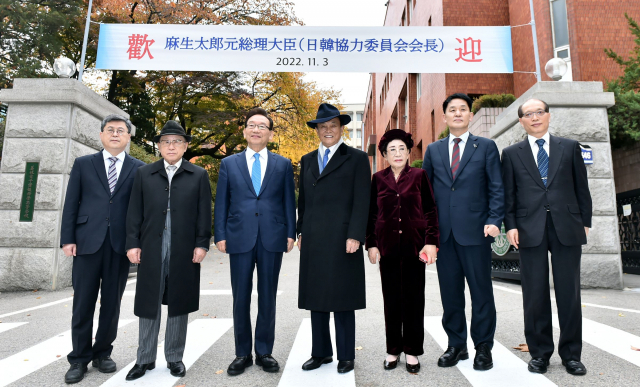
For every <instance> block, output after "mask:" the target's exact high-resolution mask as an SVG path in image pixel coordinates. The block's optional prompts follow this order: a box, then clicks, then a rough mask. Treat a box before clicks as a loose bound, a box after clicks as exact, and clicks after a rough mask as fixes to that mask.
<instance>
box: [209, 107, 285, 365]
mask: <svg viewBox="0 0 640 387" xmlns="http://www.w3.org/2000/svg"><path fill="white" fill-rule="evenodd" d="M245 123H246V124H245V129H244V138H245V139H246V140H247V149H246V150H245V151H244V152H241V153H238V154H236V155H233V156H229V157H227V158H225V159H223V160H222V163H221V165H220V174H219V177H218V186H217V190H216V205H215V213H214V214H215V216H214V218H215V223H214V227H215V241H216V246H217V247H218V250H220V251H221V252H222V253H229V263H230V265H231V266H230V267H231V289H232V292H233V326H234V334H235V342H236V358H235V359H234V360H233V362H232V363H231V364H230V365H229V368H228V370H227V373H228V374H229V375H239V374H241V373H243V372H244V369H245V368H246V367H249V366H251V365H252V364H253V358H252V355H251V347H252V340H251V314H250V310H251V291H252V289H253V270H254V268H255V267H256V266H257V268H258V320H257V321H256V337H255V351H256V364H257V365H259V366H262V369H263V370H264V371H266V372H278V370H279V369H280V366H279V365H278V362H277V361H276V359H274V358H273V356H271V352H272V350H273V341H274V339H275V326H276V293H277V290H278V277H279V275H280V266H281V265H282V254H283V253H284V252H285V251H286V252H289V251H291V249H292V248H293V244H294V242H295V236H296V198H295V188H294V182H293V168H292V166H291V161H289V160H288V159H286V158H284V157H282V156H279V155H276V154H274V153H271V152H269V151H268V150H267V144H268V143H269V141H271V140H272V139H273V120H272V119H271V117H269V115H268V113H267V112H266V111H265V110H264V109H261V108H254V109H252V110H250V111H249V112H248V113H247V115H246V118H245Z"/></svg>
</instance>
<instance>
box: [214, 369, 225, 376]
mask: <svg viewBox="0 0 640 387" xmlns="http://www.w3.org/2000/svg"><path fill="white" fill-rule="evenodd" d="M223 372H224V371H223V370H217V371H216V375H220V374H221V373H223Z"/></svg>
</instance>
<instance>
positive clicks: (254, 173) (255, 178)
mask: <svg viewBox="0 0 640 387" xmlns="http://www.w3.org/2000/svg"><path fill="white" fill-rule="evenodd" d="M253 157H255V159H256V161H254V162H253V167H251V182H252V183H253V189H254V190H255V191H256V195H260V185H261V184H262V182H261V181H260V180H261V178H260V175H261V174H262V169H261V168H260V153H255V154H254V155H253Z"/></svg>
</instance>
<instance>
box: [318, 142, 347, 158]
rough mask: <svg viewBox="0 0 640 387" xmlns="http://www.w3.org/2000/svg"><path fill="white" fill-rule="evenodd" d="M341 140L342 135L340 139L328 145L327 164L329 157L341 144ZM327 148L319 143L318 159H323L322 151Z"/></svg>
mask: <svg viewBox="0 0 640 387" xmlns="http://www.w3.org/2000/svg"><path fill="white" fill-rule="evenodd" d="M342 143H343V141H342V137H340V140H339V141H338V142H337V143H336V144H335V145H332V146H330V147H329V156H328V157H327V164H329V161H331V158H332V157H333V155H334V154H335V153H336V150H337V149H338V147H339V146H340V145H342ZM326 149H327V148H325V146H324V145H322V143H320V147H318V152H319V153H318V154H319V155H320V159H324V151H325V150H326Z"/></svg>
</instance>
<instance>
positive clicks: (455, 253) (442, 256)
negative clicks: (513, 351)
mask: <svg viewBox="0 0 640 387" xmlns="http://www.w3.org/2000/svg"><path fill="white" fill-rule="evenodd" d="M436 266H437V269H438V282H439V285H440V298H441V299H442V308H443V309H444V314H443V316H442V326H443V327H444V330H445V331H446V332H447V336H448V338H449V346H451V347H456V348H467V319H466V317H465V314H464V305H465V299H464V288H465V285H464V280H465V278H466V279H467V283H468V284H469V293H471V339H472V340H473V344H474V345H475V346H476V347H477V346H478V344H481V343H487V344H489V346H490V347H493V336H494V334H495V331H496V305H495V302H494V299H493V286H492V283H491V242H490V241H489V238H487V241H486V243H483V244H482V245H477V246H462V245H460V244H458V243H457V242H456V240H455V238H454V236H453V232H452V233H451V235H449V238H448V239H447V241H446V242H444V243H441V245H440V251H439V253H438V264H437V265H436Z"/></svg>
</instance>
